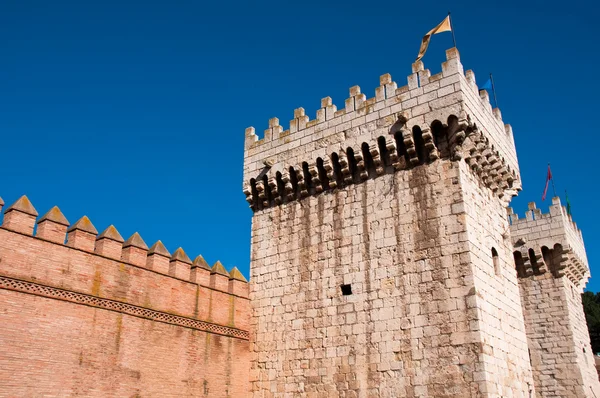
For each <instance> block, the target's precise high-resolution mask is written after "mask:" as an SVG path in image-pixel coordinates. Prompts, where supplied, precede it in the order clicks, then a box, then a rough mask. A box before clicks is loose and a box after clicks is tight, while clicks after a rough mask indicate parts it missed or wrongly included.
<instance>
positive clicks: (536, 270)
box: [528, 249, 540, 275]
mask: <svg viewBox="0 0 600 398" xmlns="http://www.w3.org/2000/svg"><path fill="white" fill-rule="evenodd" d="M528 253H529V261H530V262H531V268H532V269H533V273H534V274H535V275H539V274H540V265H539V264H538V262H537V256H536V254H535V250H533V249H529V251H528Z"/></svg>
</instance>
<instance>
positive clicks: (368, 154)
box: [243, 48, 521, 210]
mask: <svg viewBox="0 0 600 398" xmlns="http://www.w3.org/2000/svg"><path fill="white" fill-rule="evenodd" d="M412 69H413V73H412V74H411V75H409V76H408V79H407V80H408V84H407V85H405V86H402V87H398V86H397V83H396V82H394V81H393V80H392V77H391V75H389V74H385V75H382V76H381V77H380V85H379V87H377V88H376V89H375V96H374V97H372V98H369V99H367V97H366V96H365V94H363V93H362V92H361V89H360V87H358V86H354V87H352V88H350V96H349V98H347V99H346V101H345V104H344V107H343V108H341V109H338V108H337V107H336V106H335V105H333V102H332V100H331V98H330V97H326V98H324V99H322V100H321V108H320V109H318V110H317V114H316V118H315V119H312V120H311V119H310V118H309V116H307V115H306V112H305V110H304V108H298V109H296V110H295V111H294V118H293V119H292V120H291V121H290V123H289V127H288V128H287V129H286V130H284V127H283V126H281V125H280V123H279V119H277V118H273V119H270V120H269V128H268V129H267V130H265V132H264V136H263V138H262V139H259V138H258V136H257V135H256V133H255V130H254V128H253V127H250V128H248V129H246V142H245V156H244V186H243V190H244V193H245V194H246V198H247V201H248V202H249V204H250V206H251V207H252V208H253V209H255V210H257V209H261V208H264V207H269V206H272V205H278V204H281V203H283V202H286V201H290V200H294V199H297V198H303V197H306V196H308V195H311V194H318V193H320V192H322V191H324V190H329V189H335V188H336V187H339V186H340V185H342V184H348V183H352V182H353V180H356V179H353V174H354V173H355V172H357V173H358V175H359V176H360V177H359V178H358V181H361V180H365V179H367V178H368V177H369V175H370V171H369V166H372V168H373V169H374V170H375V173H372V174H375V175H380V174H383V173H385V171H386V168H387V169H388V170H403V169H409V168H411V167H414V166H416V165H419V164H422V163H426V162H429V161H433V160H435V159H438V158H440V157H442V158H452V159H461V158H464V159H465V161H466V162H467V163H468V164H469V166H470V167H471V168H472V170H474V171H475V172H476V173H477V175H478V176H479V177H480V178H481V180H482V182H483V183H484V184H485V185H486V186H488V187H489V188H491V189H492V190H493V191H494V192H496V193H497V194H498V195H499V196H501V197H502V196H504V197H505V198H506V199H510V197H512V196H514V195H515V194H516V192H517V191H518V190H519V189H520V186H521V183H520V177H519V166H518V162H517V156H516V151H515V147H514V139H513V134H512V129H511V127H510V126H509V125H505V124H504V123H503V121H502V117H501V113H500V110H498V109H492V107H491V105H490V102H489V96H488V94H487V92H486V91H485V90H483V91H481V92H479V90H478V88H477V85H476V82H475V74H474V73H473V72H472V71H467V72H466V74H465V72H464V71H463V66H462V64H461V62H460V57H459V53H458V50H456V48H452V49H449V50H447V51H446V62H444V63H443V64H442V72H440V73H438V74H435V75H431V73H430V71H429V70H428V69H424V66H423V63H422V62H421V61H418V62H416V63H415V64H413V68H412Z"/></svg>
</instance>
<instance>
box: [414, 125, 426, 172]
mask: <svg viewBox="0 0 600 398" xmlns="http://www.w3.org/2000/svg"><path fill="white" fill-rule="evenodd" d="M412 132H413V140H414V143H415V150H416V151H417V157H418V158H419V164H425V163H427V162H428V161H429V154H428V153H427V150H426V149H425V140H424V139H423V131H421V128H420V127H419V126H414V127H413V129H412Z"/></svg>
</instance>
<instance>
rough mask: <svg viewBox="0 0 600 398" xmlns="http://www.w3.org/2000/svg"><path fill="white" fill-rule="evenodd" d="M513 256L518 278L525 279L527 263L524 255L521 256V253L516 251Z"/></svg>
mask: <svg viewBox="0 0 600 398" xmlns="http://www.w3.org/2000/svg"><path fill="white" fill-rule="evenodd" d="M513 256H514V258H515V268H516V270H517V276H518V277H519V278H524V277H525V262H524V261H523V255H522V254H521V252H520V251H518V250H515V252H514V253H513Z"/></svg>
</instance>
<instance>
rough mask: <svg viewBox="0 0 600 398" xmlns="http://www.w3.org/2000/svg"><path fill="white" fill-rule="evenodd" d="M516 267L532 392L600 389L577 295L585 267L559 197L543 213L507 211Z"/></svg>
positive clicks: (577, 393)
mask: <svg viewBox="0 0 600 398" xmlns="http://www.w3.org/2000/svg"><path fill="white" fill-rule="evenodd" d="M509 215H510V219H511V221H512V225H511V237H512V240H513V242H514V244H515V249H516V251H515V253H514V258H515V263H516V267H517V272H518V274H519V276H520V278H519V285H520V291H521V301H522V306H523V312H524V315H525V324H526V329H527V339H528V343H529V350H530V353H531V362H532V369H533V377H534V380H535V386H536V391H537V393H538V394H539V396H542V397H590V398H595V395H594V392H597V391H600V383H599V382H598V374H597V372H596V369H595V365H594V356H593V353H592V349H591V346H590V337H589V334H588V330H587V325H586V321H585V315H584V312H583V306H582V303H581V293H582V290H583V288H584V287H585V284H586V282H587V279H588V278H589V275H590V273H589V267H588V264H587V257H586V254H585V247H584V243H583V237H582V235H581V231H579V229H578V228H577V226H576V224H575V223H573V221H572V219H571V217H570V216H569V215H568V214H567V211H566V209H565V208H563V207H562V206H561V204H560V199H559V198H553V200H552V205H551V206H550V211H549V212H548V213H545V214H542V212H541V211H540V210H539V209H537V208H536V206H535V204H534V203H530V205H529V211H528V212H527V216H526V218H521V219H519V218H518V216H517V215H516V214H513V212H512V210H511V211H509Z"/></svg>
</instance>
